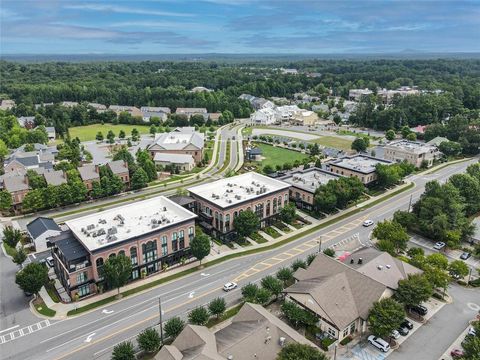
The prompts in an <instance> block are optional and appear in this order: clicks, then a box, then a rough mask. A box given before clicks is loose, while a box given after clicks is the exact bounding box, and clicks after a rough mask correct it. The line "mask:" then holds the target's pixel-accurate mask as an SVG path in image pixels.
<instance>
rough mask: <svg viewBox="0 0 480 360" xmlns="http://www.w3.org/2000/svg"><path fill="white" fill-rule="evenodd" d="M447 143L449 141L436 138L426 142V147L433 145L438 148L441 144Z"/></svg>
mask: <svg viewBox="0 0 480 360" xmlns="http://www.w3.org/2000/svg"><path fill="white" fill-rule="evenodd" d="M448 141H450V140H448V139H447V138H446V137H442V136H436V137H434V138H433V139H432V140H430V141H428V142H427V145H433V146H436V147H437V148H438V147H439V146H440V144H441V143H442V142H448Z"/></svg>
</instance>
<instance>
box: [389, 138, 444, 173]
mask: <svg viewBox="0 0 480 360" xmlns="http://www.w3.org/2000/svg"><path fill="white" fill-rule="evenodd" d="M440 157H441V152H440V151H439V150H438V148H437V147H436V146H434V145H429V144H425V143H422V142H419V141H408V140H405V139H402V140H397V141H392V142H390V143H388V144H386V145H385V147H384V158H385V159H387V160H391V161H395V162H402V161H406V162H408V163H409V164H412V165H414V166H415V167H417V168H419V167H421V166H422V165H423V164H425V165H426V166H427V167H430V166H432V165H433V162H434V160H435V159H437V158H440Z"/></svg>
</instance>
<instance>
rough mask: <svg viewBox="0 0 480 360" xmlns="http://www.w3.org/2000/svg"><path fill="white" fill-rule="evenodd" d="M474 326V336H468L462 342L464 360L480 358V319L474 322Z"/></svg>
mask: <svg viewBox="0 0 480 360" xmlns="http://www.w3.org/2000/svg"><path fill="white" fill-rule="evenodd" d="M473 328H474V330H475V335H474V336H467V337H465V340H464V341H463V342H462V347H463V356H462V359H464V360H478V359H480V357H479V354H480V321H475V322H474V323H473Z"/></svg>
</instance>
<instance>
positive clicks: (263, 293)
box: [253, 288, 272, 305]
mask: <svg viewBox="0 0 480 360" xmlns="http://www.w3.org/2000/svg"><path fill="white" fill-rule="evenodd" d="M271 298H272V293H271V292H270V291H269V290H267V289H265V288H259V289H258V291H257V296H256V297H255V300H254V301H253V302H254V303H256V304H260V305H267V304H268V303H269V302H270V300H271Z"/></svg>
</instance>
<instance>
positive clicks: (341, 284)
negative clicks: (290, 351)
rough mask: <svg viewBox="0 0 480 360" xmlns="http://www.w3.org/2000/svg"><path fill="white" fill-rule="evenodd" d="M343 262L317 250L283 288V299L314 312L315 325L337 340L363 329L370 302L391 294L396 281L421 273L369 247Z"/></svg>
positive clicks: (360, 331)
mask: <svg viewBox="0 0 480 360" xmlns="http://www.w3.org/2000/svg"><path fill="white" fill-rule="evenodd" d="M344 261H345V263H342V262H340V261H338V260H336V259H334V258H331V257H329V256H327V255H324V254H322V253H320V254H319V255H318V256H317V257H316V258H315V260H313V262H312V263H311V264H310V266H309V267H308V268H307V269H299V270H297V271H296V272H295V274H294V278H295V280H296V283H295V284H294V285H292V286H290V287H288V288H287V289H285V290H284V293H285V294H286V300H287V301H293V302H294V303H296V304H297V305H299V306H301V307H302V308H304V309H306V310H308V311H310V312H312V313H314V314H315V315H316V316H317V318H318V324H317V326H318V327H319V328H320V329H322V330H323V331H324V332H326V333H327V334H328V335H329V336H330V337H332V338H335V339H338V340H342V339H343V338H344V337H346V336H349V335H350V336H355V335H357V334H362V333H364V332H365V331H367V319H368V313H369V311H370V309H371V307H372V305H373V303H374V302H376V301H379V300H381V299H384V298H388V297H391V296H392V295H393V294H394V291H395V290H396V289H397V287H398V281H399V280H403V279H406V278H407V277H408V275H411V274H418V273H421V270H419V269H417V268H415V267H413V266H411V265H409V264H407V263H404V262H403V261H401V260H398V259H396V258H394V257H392V256H390V255H389V254H388V253H384V252H380V251H378V250H375V249H373V248H367V249H363V250H360V251H359V252H356V253H353V254H352V255H350V256H349V257H347V258H346V259H345V260H344Z"/></svg>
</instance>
